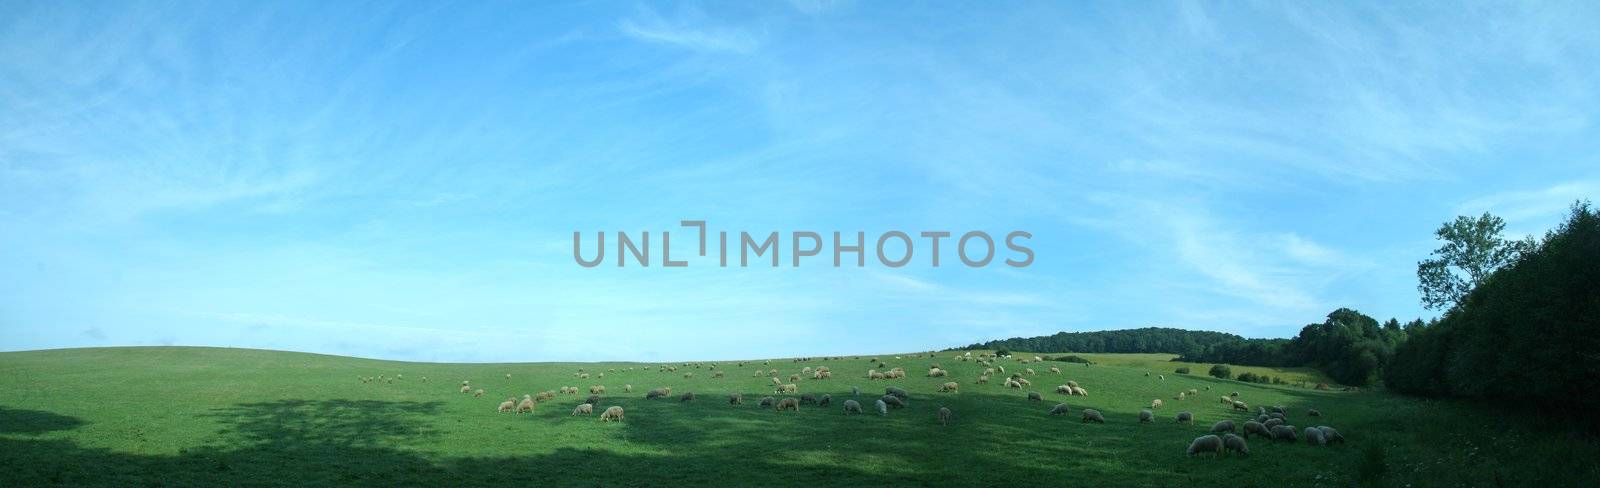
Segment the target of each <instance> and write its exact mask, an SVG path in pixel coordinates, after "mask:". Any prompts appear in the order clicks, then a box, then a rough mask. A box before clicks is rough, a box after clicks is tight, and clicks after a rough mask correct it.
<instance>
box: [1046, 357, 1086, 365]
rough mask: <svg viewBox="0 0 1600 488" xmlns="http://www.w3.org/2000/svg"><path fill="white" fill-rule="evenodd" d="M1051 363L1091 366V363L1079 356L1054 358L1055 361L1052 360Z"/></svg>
mask: <svg viewBox="0 0 1600 488" xmlns="http://www.w3.org/2000/svg"><path fill="white" fill-rule="evenodd" d="M1052 361H1061V362H1063V363H1080V364H1093V362H1092V361H1089V360H1088V359H1084V358H1082V357H1079V356H1056V357H1055V359H1052Z"/></svg>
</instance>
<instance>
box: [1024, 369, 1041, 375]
mask: <svg viewBox="0 0 1600 488" xmlns="http://www.w3.org/2000/svg"><path fill="white" fill-rule="evenodd" d="M1022 372H1024V373H1028V374H1039V373H1035V372H1033V368H1027V369H1024V370H1022Z"/></svg>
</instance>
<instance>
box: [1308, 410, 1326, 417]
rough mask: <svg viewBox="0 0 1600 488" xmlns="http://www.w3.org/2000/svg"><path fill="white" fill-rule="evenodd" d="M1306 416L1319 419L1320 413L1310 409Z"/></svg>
mask: <svg viewBox="0 0 1600 488" xmlns="http://www.w3.org/2000/svg"><path fill="white" fill-rule="evenodd" d="M1306 415H1307V416H1310V417H1321V416H1322V412H1318V411H1317V409H1315V408H1312V409H1308V410H1306Z"/></svg>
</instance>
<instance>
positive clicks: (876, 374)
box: [867, 371, 887, 380]
mask: <svg viewBox="0 0 1600 488" xmlns="http://www.w3.org/2000/svg"><path fill="white" fill-rule="evenodd" d="M884 378H887V376H884V375H883V373H879V372H877V371H873V372H871V373H868V374H867V379H869V380H881V379H884Z"/></svg>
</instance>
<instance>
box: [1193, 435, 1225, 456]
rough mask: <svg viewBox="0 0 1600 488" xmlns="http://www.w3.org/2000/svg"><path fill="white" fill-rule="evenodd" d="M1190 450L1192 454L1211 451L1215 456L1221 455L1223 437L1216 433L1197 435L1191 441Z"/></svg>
mask: <svg viewBox="0 0 1600 488" xmlns="http://www.w3.org/2000/svg"><path fill="white" fill-rule="evenodd" d="M1188 452H1189V455H1190V456H1194V455H1196V454H1203V453H1211V454H1212V455H1214V456H1216V455H1221V454H1222V438H1221V437H1217V436H1216V435H1215V434H1207V435H1203V436H1200V437H1196V438H1194V441H1193V442H1190V443H1189V451H1188Z"/></svg>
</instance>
